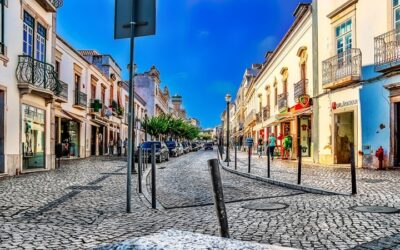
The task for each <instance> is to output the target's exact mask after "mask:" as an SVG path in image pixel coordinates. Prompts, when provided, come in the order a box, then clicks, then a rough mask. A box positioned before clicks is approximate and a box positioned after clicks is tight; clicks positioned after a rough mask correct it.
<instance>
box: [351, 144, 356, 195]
mask: <svg viewBox="0 0 400 250" xmlns="http://www.w3.org/2000/svg"><path fill="white" fill-rule="evenodd" d="M350 165H351V193H352V194H357V179H356V160H355V155H354V144H353V143H350Z"/></svg>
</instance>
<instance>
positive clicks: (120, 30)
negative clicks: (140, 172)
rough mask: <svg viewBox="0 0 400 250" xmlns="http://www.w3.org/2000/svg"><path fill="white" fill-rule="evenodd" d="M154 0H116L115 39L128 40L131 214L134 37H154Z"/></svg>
mask: <svg viewBox="0 0 400 250" xmlns="http://www.w3.org/2000/svg"><path fill="white" fill-rule="evenodd" d="M155 16H156V0H115V20H114V24H115V27H114V38H115V39H123V38H130V64H129V107H128V112H129V113H128V119H129V121H128V127H129V129H128V169H127V185H126V186H127V192H126V201H127V204H126V212H127V213H131V212H132V211H131V196H132V193H131V186H132V176H131V175H132V172H133V173H135V172H136V170H135V159H134V158H135V152H134V150H135V148H136V145H135V142H136V140H135V139H136V136H135V106H134V93H135V82H134V77H135V76H134V67H135V65H134V51H135V37H140V36H148V35H154V34H155V27H156V25H155V24H156V18H155Z"/></svg>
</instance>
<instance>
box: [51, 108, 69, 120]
mask: <svg viewBox="0 0 400 250" xmlns="http://www.w3.org/2000/svg"><path fill="white" fill-rule="evenodd" d="M54 115H55V116H56V117H60V118H63V119H68V120H71V119H72V118H71V117H69V116H68V115H66V114H64V113H63V112H62V110H58V109H56V110H55V112H54Z"/></svg>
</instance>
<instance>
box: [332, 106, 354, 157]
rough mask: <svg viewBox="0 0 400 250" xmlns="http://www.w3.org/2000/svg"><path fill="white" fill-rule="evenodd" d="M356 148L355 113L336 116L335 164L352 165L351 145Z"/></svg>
mask: <svg viewBox="0 0 400 250" xmlns="http://www.w3.org/2000/svg"><path fill="white" fill-rule="evenodd" d="M351 144H353V146H354V112H345V113H340V114H336V115H335V163H336V164H349V163H350V154H351V153H350V150H351V147H350V145H351Z"/></svg>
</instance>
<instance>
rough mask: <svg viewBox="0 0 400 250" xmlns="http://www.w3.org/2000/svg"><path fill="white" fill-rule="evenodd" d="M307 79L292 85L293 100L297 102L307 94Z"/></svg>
mask: <svg viewBox="0 0 400 250" xmlns="http://www.w3.org/2000/svg"><path fill="white" fill-rule="evenodd" d="M307 86H308V79H302V80H300V82H298V83H295V84H294V100H295V101H297V100H299V97H300V96H303V95H305V94H307V91H306V89H307Z"/></svg>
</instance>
